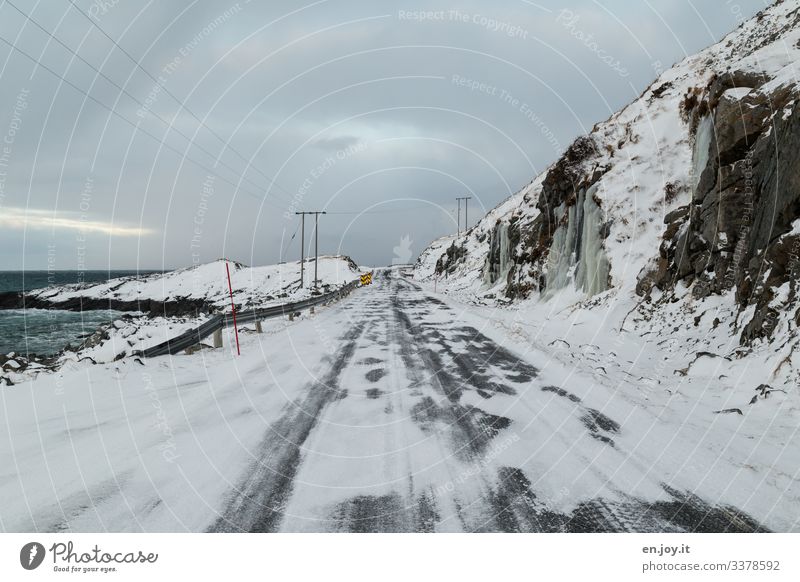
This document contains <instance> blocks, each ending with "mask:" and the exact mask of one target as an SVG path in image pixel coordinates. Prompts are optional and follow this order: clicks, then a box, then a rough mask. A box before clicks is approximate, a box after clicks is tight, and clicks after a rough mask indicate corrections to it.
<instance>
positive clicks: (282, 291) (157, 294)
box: [30, 256, 361, 312]
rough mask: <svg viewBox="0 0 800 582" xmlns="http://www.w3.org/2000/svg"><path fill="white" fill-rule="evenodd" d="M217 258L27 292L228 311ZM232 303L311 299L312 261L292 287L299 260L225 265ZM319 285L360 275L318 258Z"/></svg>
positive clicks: (339, 261)
mask: <svg viewBox="0 0 800 582" xmlns="http://www.w3.org/2000/svg"><path fill="white" fill-rule="evenodd" d="M226 262H228V261H225V260H222V259H221V260H218V261H214V262H211V263H205V264H202V265H197V266H193V267H188V268H185V269H178V270H176V271H171V272H168V273H165V274H163V275H162V274H156V275H147V276H144V277H123V278H119V279H110V280H109V281H107V282H104V283H97V284H88V285H87V284H77V285H64V286H61V287H47V288H44V289H39V290H36V291H32V292H31V293H30V294H31V295H33V296H35V297H39V298H41V299H48V300H50V301H52V302H54V303H58V302H61V301H67V300H69V299H73V298H76V297H89V298H100V299H103V298H109V299H117V300H120V301H139V300H153V301H174V300H178V299H202V300H205V301H207V302H209V303H211V304H213V305H214V307H215V308H216V309H217V310H218V311H222V312H226V311H227V312H229V311H230V310H231V304H230V303H231V302H230V296H229V290H228V279H227V274H226V270H225V264H226ZM229 264H230V270H231V285H232V287H233V291H234V299H235V301H236V303H237V304H239V305H242V306H243V307H249V306H254V307H266V306H269V305H274V304H279V303H285V302H286V301H287V299H288V298H289V297H290V296H291V298H292V300H293V301H298V300H301V299H305V298H307V297H310V296H311V287H312V285H311V282H312V280H313V278H314V261H313V259H310V260H309V259H307V260H306V262H305V277H304V278H305V286H304V288H303V289H298V284H299V281H300V262H299V261H294V262H288V263H281V264H278V265H265V266H260V267H247V266H244V265H242V264H240V263H235V262H229ZM317 270H318V273H319V279H320V281H321V286H323V287H325V286H329V287H331V288H335V287H338V286H342V285H345V284H346V283H349V282H350V281H353V280H355V279H356V278H358V276H359V275H360V273H361V270H360V269H358V267H356V265H355V264H354V263H352V261H350V260H349V259H348V258H347V257H342V256H320V257H319V264H318V266H317Z"/></svg>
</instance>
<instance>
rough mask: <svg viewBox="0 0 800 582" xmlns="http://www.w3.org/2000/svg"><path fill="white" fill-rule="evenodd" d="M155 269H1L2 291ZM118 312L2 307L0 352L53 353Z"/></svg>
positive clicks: (116, 316) (75, 340) (24, 353)
mask: <svg viewBox="0 0 800 582" xmlns="http://www.w3.org/2000/svg"><path fill="white" fill-rule="evenodd" d="M152 272H153V271H138V272H137V271H50V272H48V271H0V293H5V292H8V291H32V290H33V289H40V288H42V287H48V286H50V285H66V284H69V283H80V282H85V283H99V282H103V281H107V280H108V279H114V278H117V277H128V276H132V275H137V274H138V275H146V274H149V273H152ZM120 315H121V314H120V313H119V312H116V311H107V310H105V311H85V312H83V313H76V312H73V311H62V310H60V309H27V310H23V309H10V310H0V354H6V353H9V352H16V353H17V354H23V355H27V354H29V353H35V354H39V355H51V354H55V353H57V352H58V351H59V350H61V349H62V348H63V347H64V346H66V345H67V344H68V343H71V344H72V345H77V344H78V343H80V341H81V339H82V336H86V335H89V334H91V333H93V332H94V331H95V330H96V329H97V328H98V327H99V326H100V325H101V324H104V323H109V322H111V321H113V320H114V319H117V318H118V317H119V316H120Z"/></svg>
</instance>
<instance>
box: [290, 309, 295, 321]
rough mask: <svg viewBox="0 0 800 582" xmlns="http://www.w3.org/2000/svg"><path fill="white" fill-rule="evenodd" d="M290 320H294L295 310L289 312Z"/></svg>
mask: <svg viewBox="0 0 800 582" xmlns="http://www.w3.org/2000/svg"><path fill="white" fill-rule="evenodd" d="M289 321H294V311H290V312H289Z"/></svg>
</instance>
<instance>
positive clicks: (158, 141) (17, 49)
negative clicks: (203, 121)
mask: <svg viewBox="0 0 800 582" xmlns="http://www.w3.org/2000/svg"><path fill="white" fill-rule="evenodd" d="M0 42H3V43H4V44H6V45H7V46H8V47H10V48H11V49H12V50H15V51H17V52H18V53H19V54H21V55H23V56H24V57H26V58H27V59H29V60H31V61H33V62H34V63H36V64H37V65H39V66H40V67H41V68H42V69H44V70H45V71H47V72H48V73H50V74H51V75H53V76H54V77H56V78H57V79H60V80H61V81H63V82H64V83H66V84H67V85H69V86H70V87H72V88H73V89H75V90H76V91H77V92H78V93H80V94H81V95H84V96H85V97H86V98H87V99H89V100H91V101H92V102H94V103H96V104H97V105H99V106H100V107H102V108H103V109H105V110H107V111H108V112H110V113H111V114H112V115H114V116H116V117H118V118H119V119H121V120H122V121H124V122H125V123H127V124H128V125H130V126H131V127H133V128H134V129H135V130H136V131H139V132H141V133H143V134H144V135H146V136H148V137H149V138H151V139H153V140H154V141H155V142H156V143H158V144H160V145H162V146H164V147H165V148H166V149H168V150H170V151H172V152H174V153H176V154H177V155H179V156H181V157H183V158H185V159H186V160H187V161H188V162H190V163H191V164H193V165H195V166H197V167H198V168H200V169H201V170H204V171H205V172H207V173H209V174H212V175H214V176H216V177H217V178H219V179H220V180H222V181H223V182H225V183H227V184H230V185H231V186H233V187H234V188H237V189H239V190H242V191H243V192H246V193H248V194H250V195H251V196H254V197H255V198H258V199H261V196H260V195H258V194H255V193H253V192H251V191H250V190H247V189H246V188H242V187H241V185H238V184H236V183H234V182H232V181H230V180H228V179H227V178H225V177H223V176H221V175H220V174H219V172H215V171H213V170H209V169H208V168H207V167H205V166H204V165H203V164H201V163H200V162H198V161H196V160H194V159H192V158H190V157H189V156H188V155H186V153H185V152H181V151H180V150H178V149H177V148H175V147H173V146H171V145H169V144H168V143H166V142H165V141H163V140H161V139H159V138H158V136H155V135H153V134H152V133H150V132H149V131H147V130H146V129H142V128H141V127H140V126H139V124H137V123H134V122H132V121H131V120H129V119H128V118H127V117H125V116H124V115H122V114H121V113H119V112H118V111H116V110H115V109H114V108H113V107H109V106H108V105H106V104H105V103H103V102H102V101H100V100H98V99H96V98H95V97H92V96H91V95H90V94H89V93H88V92H86V91H84V90H83V89H81V88H80V87H78V86H77V85H76V84H75V83H73V82H72V81H69V80H68V79H66V78H64V77H63V76H61V75H59V74H58V73H56V72H55V71H54V70H53V69H51V68H50V67H48V66H47V65H45V64H44V63H43V62H41V61H40V60H38V59H37V58H36V57H33V56H31V55H30V54H28V53H27V52H25V51H24V50H22V49H21V48H19V47H18V46H17V45H15V44H14V43H12V42H11V41H8V40H6V39H5V38H3V37H2V36H0Z"/></svg>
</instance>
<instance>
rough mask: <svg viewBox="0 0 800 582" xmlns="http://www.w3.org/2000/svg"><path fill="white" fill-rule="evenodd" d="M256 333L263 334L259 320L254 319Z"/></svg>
mask: <svg viewBox="0 0 800 582" xmlns="http://www.w3.org/2000/svg"><path fill="white" fill-rule="evenodd" d="M256 333H263V332H262V330H261V320H260V319H256Z"/></svg>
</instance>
